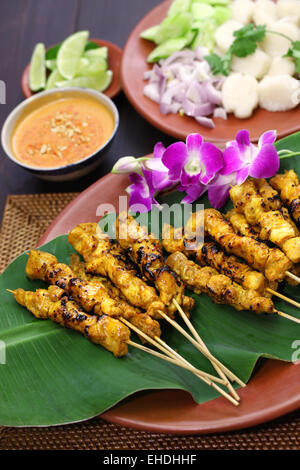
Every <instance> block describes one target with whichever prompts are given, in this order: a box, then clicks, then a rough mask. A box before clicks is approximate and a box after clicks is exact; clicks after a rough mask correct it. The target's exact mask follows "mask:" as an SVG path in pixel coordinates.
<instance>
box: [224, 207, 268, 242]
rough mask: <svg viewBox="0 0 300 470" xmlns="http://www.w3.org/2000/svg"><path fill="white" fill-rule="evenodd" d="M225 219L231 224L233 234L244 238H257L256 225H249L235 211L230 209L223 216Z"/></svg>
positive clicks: (244, 218)
mask: <svg viewBox="0 0 300 470" xmlns="http://www.w3.org/2000/svg"><path fill="white" fill-rule="evenodd" d="M225 217H226V219H228V220H229V222H230V223H231V224H232V226H233V228H234V230H235V232H236V233H237V234H239V235H244V236H246V237H250V238H255V239H256V240H257V239H258V238H259V232H260V228H259V227H258V226H257V225H250V224H249V222H247V219H246V217H245V216H244V214H241V213H240V212H238V211H237V210H236V209H231V210H230V211H228V212H227V213H226V214H225Z"/></svg>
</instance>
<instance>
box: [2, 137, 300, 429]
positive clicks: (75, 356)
mask: <svg viewBox="0 0 300 470" xmlns="http://www.w3.org/2000/svg"><path fill="white" fill-rule="evenodd" d="M296 140H297V144H295V137H294V136H291V140H289V138H287V139H285V141H284V143H283V145H284V148H291V149H293V150H295V149H297V148H298V149H300V137H299V134H298V136H297V137H296ZM280 145H281V144H280V142H279V143H278V146H280ZM289 145H290V147H289ZM280 148H283V147H282V146H281V147H280ZM290 167H292V168H294V169H295V170H296V171H297V172H298V174H300V158H294V159H293V158H290V159H283V160H282V161H281V169H284V168H290ZM181 199H182V193H177V192H174V193H172V194H170V195H168V196H164V197H163V198H162V202H165V203H168V204H173V203H175V202H178V201H180V200H181ZM200 202H202V203H203V204H204V205H205V206H206V207H209V204H208V201H207V199H206V197H205V196H204V197H203V198H201V200H200ZM228 207H229V205H228ZM225 209H226V208H225ZM110 222H111V220H110V219H109V217H108V218H107V219H106V220H105V221H104V222H103V224H102V225H103V226H105V225H108V226H109V225H111V224H110ZM42 249H43V250H46V251H49V252H50V253H53V254H54V255H55V256H57V257H58V259H59V260H60V261H61V262H65V263H68V262H69V259H70V254H71V253H72V252H73V248H72V247H71V246H70V245H69V243H68V241H67V237H66V236H60V237H57V238H56V239H54V240H52V241H51V242H49V243H47V244H46V245H44V246H43V247H42ZM26 260H27V256H26V254H23V255H21V256H19V257H18V258H17V259H15V260H14V261H13V262H12V263H11V264H10V265H9V266H8V267H7V269H6V270H5V271H4V273H3V274H2V275H1V277H0V425H6V426H26V425H32V426H33V425H47V426H49V425H57V424H63V423H70V422H77V421H81V420H86V419H88V418H91V417H93V416H96V415H98V414H100V413H102V412H104V411H105V410H107V409H108V408H110V407H112V406H113V405H115V404H116V403H118V402H119V401H120V400H123V399H124V398H125V397H128V396H129V395H132V394H134V393H136V392H138V391H142V390H151V389H156V390H157V389H170V390H171V389H181V390H186V391H187V392H189V393H190V394H191V395H192V397H193V399H194V400H195V402H197V403H203V402H206V401H208V400H212V399H214V398H215V397H216V396H217V392H215V391H214V390H213V389H211V388H210V387H208V386H207V385H206V384H204V383H202V382H201V381H200V380H199V379H197V378H196V377H194V376H193V375H192V374H190V373H189V372H188V371H185V370H183V369H181V368H178V367H177V366H175V365H172V364H170V363H167V362H165V361H162V360H161V359H158V358H155V357H153V356H150V355H147V354H146V353H144V352H142V351H139V350H136V349H133V348H130V351H129V354H128V355H127V356H126V357H123V358H121V359H116V358H115V357H114V356H113V355H112V354H111V353H109V352H107V351H106V350H104V349H103V348H101V347H99V346H96V345H94V344H92V343H90V342H89V341H88V340H87V339H85V338H84V337H82V336H81V335H80V334H79V333H77V332H74V331H71V330H67V329H64V328H61V327H60V326H58V325H56V324H54V323H52V322H51V321H50V320H37V319H35V318H34V317H33V316H32V315H31V314H30V313H29V312H27V311H26V309H24V308H23V307H21V306H19V305H18V304H17V303H16V302H15V301H14V299H13V296H12V295H11V294H10V293H9V292H7V291H6V289H15V288H17V287H22V288H24V289H27V290H35V289H37V288H39V287H44V284H43V283H42V282H39V281H30V280H28V279H27V278H26V276H25V273H24V268H25V264H26ZM281 291H282V292H283V293H286V294H287V295H289V296H291V297H293V298H294V299H296V300H298V301H300V295H299V287H290V286H288V287H287V286H284V285H282V286H281ZM189 295H192V296H193V297H194V298H195V300H196V304H195V307H194V309H193V311H192V312H191V318H192V321H193V324H194V325H195V327H196V329H197V331H198V332H199V334H200V336H201V337H202V338H203V340H204V341H205V343H206V344H207V346H208V347H209V348H210V350H211V351H212V353H213V354H214V355H216V356H217V357H218V358H220V359H221V360H222V362H223V363H224V364H226V365H227V366H228V367H229V368H231V369H232V370H233V371H234V372H235V373H236V374H237V375H238V376H239V377H240V378H241V379H243V380H244V381H248V380H249V378H250V377H251V374H252V372H253V369H254V366H255V364H256V362H257V361H258V359H259V358H261V357H264V358H274V359H278V360H283V361H291V360H292V354H293V352H294V350H293V348H292V344H293V342H294V341H295V340H297V339H299V331H300V327H299V326H298V325H297V324H295V323H292V322H290V321H288V320H286V319H284V318H282V317H279V316H276V315H255V314H253V313H251V312H238V311H236V310H234V309H233V308H231V307H229V306H227V305H216V304H214V303H213V302H212V301H211V300H210V298H209V297H208V296H207V295H201V296H200V295H195V294H192V293H189ZM275 305H276V307H277V308H278V309H279V310H282V311H284V312H286V313H289V314H291V315H294V316H295V317H298V318H300V313H299V311H298V310H297V309H296V308H294V307H292V306H290V305H288V304H286V303H285V302H281V301H275ZM162 329H163V338H164V339H165V340H166V341H167V342H168V343H169V344H170V345H171V346H172V347H174V348H176V350H178V351H179V353H180V354H182V355H183V356H184V357H186V358H187V359H188V360H189V361H190V362H192V363H193V364H194V365H195V366H196V367H199V368H201V369H204V370H206V371H208V372H211V373H214V370H213V369H212V367H211V365H210V363H209V362H208V361H207V359H205V358H204V357H203V356H202V355H201V354H200V353H199V352H198V351H197V350H196V349H195V348H194V347H193V346H192V345H191V344H190V343H189V342H188V341H187V340H186V339H185V338H184V337H183V336H181V335H180V334H179V333H178V332H177V331H176V330H175V329H173V328H171V327H170V326H169V325H167V324H163V325H162ZM134 340H136V341H138V340H137V338H134ZM4 346H5V349H4ZM4 352H5V357H4Z"/></svg>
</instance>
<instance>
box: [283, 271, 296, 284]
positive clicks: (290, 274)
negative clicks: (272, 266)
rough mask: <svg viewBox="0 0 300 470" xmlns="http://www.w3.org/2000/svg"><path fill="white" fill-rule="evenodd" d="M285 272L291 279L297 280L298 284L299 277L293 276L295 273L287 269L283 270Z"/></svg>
mask: <svg viewBox="0 0 300 470" xmlns="http://www.w3.org/2000/svg"><path fill="white" fill-rule="evenodd" d="M285 274H286V275H287V276H289V277H290V278H291V279H294V281H296V282H298V283H299V284H300V277H298V276H295V274H293V273H290V272H289V271H285Z"/></svg>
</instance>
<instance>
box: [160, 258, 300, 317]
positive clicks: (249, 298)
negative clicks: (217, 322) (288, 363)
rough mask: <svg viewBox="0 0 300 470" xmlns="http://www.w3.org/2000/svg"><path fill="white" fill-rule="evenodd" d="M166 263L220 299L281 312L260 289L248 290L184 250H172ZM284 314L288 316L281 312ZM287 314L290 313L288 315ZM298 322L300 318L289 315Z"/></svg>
mask: <svg viewBox="0 0 300 470" xmlns="http://www.w3.org/2000/svg"><path fill="white" fill-rule="evenodd" d="M167 263H168V264H170V265H171V266H172V268H173V269H174V270H175V272H177V274H178V275H179V276H180V277H181V278H182V280H183V281H184V282H185V283H187V285H188V286H189V287H190V288H191V289H192V290H194V291H195V292H196V293H201V292H205V293H207V294H208V295H209V296H210V297H212V298H213V300H214V301H215V302H217V303H226V302H228V303H229V305H232V306H233V307H234V308H236V309H237V310H251V311H253V312H257V313H271V314H272V313H273V314H279V313H278V311H277V310H276V309H275V308H274V304H273V302H272V301H271V299H269V298H266V297H260V296H259V295H258V293H257V292H255V291H250V290H248V291H247V290H245V289H243V288H242V287H241V286H240V285H239V284H236V283H234V282H233V281H231V279H230V278H229V277H228V276H224V275H222V274H219V273H218V271H217V270H216V269H214V268H210V267H200V266H199V265H197V264H196V263H194V262H193V261H190V260H188V258H187V257H186V256H185V255H184V254H183V253H181V252H177V253H173V254H171V255H170V256H169V257H168V259H167ZM280 314H281V316H286V315H287V314H285V313H284V312H280ZM286 318H287V317H286ZM289 319H290V320H292V321H294V322H295V323H299V320H298V319H297V318H295V317H292V316H290V315H289Z"/></svg>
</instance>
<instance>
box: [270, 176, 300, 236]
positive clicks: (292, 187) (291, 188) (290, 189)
mask: <svg viewBox="0 0 300 470" xmlns="http://www.w3.org/2000/svg"><path fill="white" fill-rule="evenodd" d="M270 184H271V185H272V187H273V188H275V189H277V191H279V192H280V197H281V199H282V201H283V202H284V204H286V206H287V207H288V209H289V211H290V214H291V216H292V217H293V219H294V221H295V222H296V224H297V225H298V227H300V183H299V178H298V176H297V174H296V173H295V171H294V170H289V171H287V170H286V171H285V172H284V174H278V175H276V176H274V177H273V178H271V180H270Z"/></svg>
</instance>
